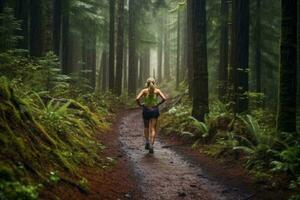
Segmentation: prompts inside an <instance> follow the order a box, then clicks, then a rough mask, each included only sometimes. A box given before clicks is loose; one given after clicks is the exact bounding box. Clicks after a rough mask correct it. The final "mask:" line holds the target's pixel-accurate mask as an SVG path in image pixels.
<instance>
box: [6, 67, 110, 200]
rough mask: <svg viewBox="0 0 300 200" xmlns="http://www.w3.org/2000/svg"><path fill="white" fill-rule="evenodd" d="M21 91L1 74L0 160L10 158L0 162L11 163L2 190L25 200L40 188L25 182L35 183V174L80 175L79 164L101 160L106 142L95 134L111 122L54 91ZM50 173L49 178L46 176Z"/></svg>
mask: <svg viewBox="0 0 300 200" xmlns="http://www.w3.org/2000/svg"><path fill="white" fill-rule="evenodd" d="M45 65H50V64H49V63H47V64H45ZM58 76H59V75H58ZM41 81H44V80H41ZM24 84H26V82H25V83H24ZM21 90H22V89H21V88H18V87H15V86H14V85H13V84H12V82H10V81H9V80H8V79H7V78H5V77H1V78H0V98H1V101H0V122H1V123H0V124H1V126H0V146H1V148H0V158H1V160H6V162H5V165H3V164H2V163H0V166H7V167H6V168H2V169H3V170H0V176H1V177H7V179H8V180H10V181H12V182H7V181H5V182H3V184H2V185H1V186H2V187H1V190H0V193H1V192H2V193H3V195H5V197H7V196H9V195H13V193H11V192H12V191H14V190H16V191H19V192H17V193H16V195H19V194H20V195H23V196H24V199H35V198H36V197H35V196H36V194H37V190H36V187H33V186H24V185H23V182H24V183H25V185H27V184H28V183H30V182H33V181H34V178H33V177H34V176H38V177H39V178H40V180H42V181H46V180H48V179H49V180H50V181H51V182H52V183H53V182H58V181H59V180H60V171H66V170H67V171H69V172H71V173H73V174H76V173H75V172H76V168H77V165H78V164H80V163H85V164H87V165H91V164H95V163H96V162H97V161H100V158H99V156H98V155H97V151H98V150H100V149H102V148H103V146H102V145H100V144H98V143H97V142H94V141H93V140H92V135H93V134H94V133H95V131H105V130H107V129H108V125H107V122H106V119H105V118H104V115H100V114H96V112H97V110H95V111H94V112H95V113H93V112H91V111H90V109H89V108H88V107H87V106H84V105H82V104H81V103H79V102H77V101H75V100H72V99H56V98H52V97H51V96H49V94H51V92H50V91H48V92H46V93H45V92H41V93H40V94H41V95H39V94H38V93H35V92H31V91H29V92H24V91H21ZM44 94H46V95H44ZM79 100H80V99H79ZM80 101H83V100H80ZM97 106H98V105H96V107H97ZM105 109H106V108H103V110H105ZM106 113H108V112H107V111H106ZM16 161H17V163H18V165H16ZM40 163H43V166H41V165H40ZM49 168H51V169H55V170H49ZM5 169H9V170H5ZM49 171H50V177H48V175H46V174H49ZM51 172H52V174H51ZM54 172H55V173H54ZM53 173H54V174H53ZM78 178H79V177H78ZM29 181H30V182H29ZM9 188H11V189H9ZM27 196H28V198H27ZM9 197H10V196H9ZM25 197H26V198H25ZM12 199H14V198H12Z"/></svg>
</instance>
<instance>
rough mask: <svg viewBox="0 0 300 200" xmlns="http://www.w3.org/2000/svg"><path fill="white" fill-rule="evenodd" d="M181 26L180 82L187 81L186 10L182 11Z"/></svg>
mask: <svg viewBox="0 0 300 200" xmlns="http://www.w3.org/2000/svg"><path fill="white" fill-rule="evenodd" d="M182 16H183V17H182V18H181V19H182V20H181V23H182V26H181V49H182V53H181V62H180V74H181V76H180V81H183V80H185V79H186V80H187V49H188V42H187V8H186V7H185V8H184V9H183V10H182Z"/></svg>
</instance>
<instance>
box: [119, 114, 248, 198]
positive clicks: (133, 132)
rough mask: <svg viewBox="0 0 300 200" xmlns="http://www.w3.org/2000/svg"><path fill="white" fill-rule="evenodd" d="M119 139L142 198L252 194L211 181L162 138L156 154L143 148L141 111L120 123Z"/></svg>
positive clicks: (238, 196)
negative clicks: (162, 140)
mask: <svg viewBox="0 0 300 200" xmlns="http://www.w3.org/2000/svg"><path fill="white" fill-rule="evenodd" d="M117 128H118V132H119V140H120V142H121V144H122V149H123V151H124V152H125V153H126V154H127V156H128V162H130V163H131V166H132V167H133V170H134V173H135V174H136V176H137V177H139V178H138V179H139V180H138V181H139V185H140V187H141V190H142V192H143V196H144V197H143V199H147V200H158V199H172V200H176V199H201V200H207V199H213V200H226V199H229V200H239V199H241V200H243V199H251V195H250V194H248V193H247V192H244V191H242V190H240V189H238V188H236V187H230V186H228V185H224V184H222V183H221V182H218V181H217V180H215V179H211V178H210V176H209V175H208V174H206V173H205V170H203V169H201V167H200V166H197V165H194V164H192V163H191V162H189V161H188V160H187V159H185V158H184V157H183V156H181V155H179V154H178V153H176V152H175V151H174V150H172V149H170V148H166V147H167V146H166V145H165V144H163V143H162V142H161V141H159V139H158V140H157V141H156V143H155V145H154V154H148V152H147V151H146V150H145V149H144V136H143V123H142V118H141V111H140V110H131V111H129V112H128V114H127V115H126V116H123V117H122V118H121V119H120V120H119V122H118V124H117Z"/></svg>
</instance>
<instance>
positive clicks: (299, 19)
mask: <svg viewBox="0 0 300 200" xmlns="http://www.w3.org/2000/svg"><path fill="white" fill-rule="evenodd" d="M297 15H298V16H297V58H298V60H297V74H298V75H297V114H296V116H297V118H296V119H297V120H296V124H297V121H299V120H300V1H297ZM297 130H298V134H300V124H299V123H298V127H297Z"/></svg>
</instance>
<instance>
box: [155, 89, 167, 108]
mask: <svg viewBox="0 0 300 200" xmlns="http://www.w3.org/2000/svg"><path fill="white" fill-rule="evenodd" d="M157 91H158V95H159V96H160V97H161V101H160V102H159V103H158V104H157V106H159V105H161V104H163V103H164V102H165V101H166V99H167V98H166V96H165V95H164V94H163V93H162V92H161V91H160V89H157Z"/></svg>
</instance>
